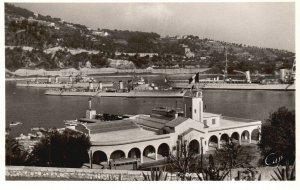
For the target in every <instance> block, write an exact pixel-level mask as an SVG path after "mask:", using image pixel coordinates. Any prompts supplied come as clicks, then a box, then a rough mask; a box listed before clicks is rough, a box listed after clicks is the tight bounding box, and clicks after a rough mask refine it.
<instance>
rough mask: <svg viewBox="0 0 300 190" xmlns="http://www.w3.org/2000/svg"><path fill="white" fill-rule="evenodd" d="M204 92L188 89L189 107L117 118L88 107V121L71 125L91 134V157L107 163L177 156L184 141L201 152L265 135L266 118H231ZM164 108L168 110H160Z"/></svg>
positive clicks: (250, 140)
mask: <svg viewBox="0 0 300 190" xmlns="http://www.w3.org/2000/svg"><path fill="white" fill-rule="evenodd" d="M202 98H203V97H202V92H199V91H197V92H192V91H189V92H186V94H185V96H184V98H183V103H184V104H183V105H184V108H183V112H182V113H181V114H178V113H176V112H171V113H170V112H168V111H166V110H163V109H161V110H158V111H156V112H155V113H152V114H150V115H142V114H139V115H135V116H131V117H129V118H127V119H123V120H116V121H97V120H95V119H94V118H95V115H96V111H95V110H92V109H91V101H90V109H89V110H87V111H86V118H85V119H86V120H85V121H86V123H84V122H81V123H78V124H76V125H74V126H72V127H71V128H72V129H73V130H76V131H80V132H83V133H86V134H87V135H89V136H90V139H91V142H92V146H91V148H90V150H91V155H90V156H91V160H92V163H94V164H106V163H109V161H111V160H122V159H124V160H126V159H127V160H128V159H129V160H130V159H131V158H132V159H137V160H138V161H139V162H140V163H146V162H153V161H155V160H160V159H163V158H164V157H167V156H168V155H169V154H174V155H176V154H177V153H178V152H179V150H180V147H181V145H182V144H183V143H184V144H186V145H187V146H188V148H189V150H192V151H195V152H196V153H200V152H201V149H202V150H203V152H204V153H205V152H207V151H209V150H212V149H215V148H220V147H221V146H222V143H224V142H225V141H227V140H228V139H229V138H231V139H233V140H235V141H236V142H237V143H239V144H243V143H254V142H257V140H259V136H260V135H259V134H260V130H261V124H262V123H261V121H257V120H251V119H242V118H234V117H226V116H222V115H221V114H214V113H207V112H204V111H203V101H202ZM159 111H161V113H163V111H165V112H164V113H167V114H165V115H164V114H159Z"/></svg>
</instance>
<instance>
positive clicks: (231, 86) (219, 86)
mask: <svg viewBox="0 0 300 190" xmlns="http://www.w3.org/2000/svg"><path fill="white" fill-rule="evenodd" d="M170 85H171V86H172V87H173V88H174V89H190V88H192V87H193V86H194V88H198V89H207V90H280V91H295V90H296V87H295V84H236V83H196V84H187V83H171V84H170Z"/></svg>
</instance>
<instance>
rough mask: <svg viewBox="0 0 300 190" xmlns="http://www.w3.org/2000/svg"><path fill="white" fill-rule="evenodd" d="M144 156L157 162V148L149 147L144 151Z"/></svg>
mask: <svg viewBox="0 0 300 190" xmlns="http://www.w3.org/2000/svg"><path fill="white" fill-rule="evenodd" d="M143 156H145V157H147V158H150V159H154V160H155V159H156V158H155V148H154V146H152V145H148V146H147V147H146V148H145V149H144V151H143Z"/></svg>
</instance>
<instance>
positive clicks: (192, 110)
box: [183, 91, 203, 122]
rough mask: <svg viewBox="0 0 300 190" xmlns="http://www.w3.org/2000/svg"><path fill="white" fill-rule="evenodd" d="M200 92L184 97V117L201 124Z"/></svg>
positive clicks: (201, 104) (201, 106) (201, 103)
mask: <svg viewBox="0 0 300 190" xmlns="http://www.w3.org/2000/svg"><path fill="white" fill-rule="evenodd" d="M202 98H203V96H202V92H201V91H196V92H195V93H194V92H192V93H191V94H190V95H189V96H185V97H184V100H183V101H184V116H185V117H188V118H191V119H193V120H196V121H200V122H203V101H202Z"/></svg>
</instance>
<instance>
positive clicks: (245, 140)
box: [241, 130, 250, 142]
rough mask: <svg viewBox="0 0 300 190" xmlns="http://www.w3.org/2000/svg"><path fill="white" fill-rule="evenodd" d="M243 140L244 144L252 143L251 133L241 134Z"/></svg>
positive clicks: (244, 132)
mask: <svg viewBox="0 0 300 190" xmlns="http://www.w3.org/2000/svg"><path fill="white" fill-rule="evenodd" d="M241 140H242V142H250V133H249V131H247V130H245V131H243V132H242V134H241Z"/></svg>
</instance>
